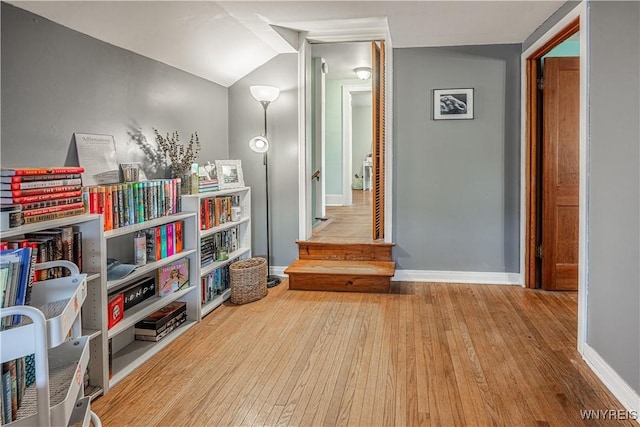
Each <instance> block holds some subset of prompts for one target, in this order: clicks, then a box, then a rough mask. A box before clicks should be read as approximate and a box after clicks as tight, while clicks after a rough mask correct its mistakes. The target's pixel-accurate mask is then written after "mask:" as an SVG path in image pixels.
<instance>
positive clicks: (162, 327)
mask: <svg viewBox="0 0 640 427" xmlns="http://www.w3.org/2000/svg"><path fill="white" fill-rule="evenodd" d="M186 320H187V304H186V303H184V302H181V301H176V302H172V303H171V304H168V305H166V306H164V307H162V308H161V309H160V310H158V311H156V312H154V313H151V314H150V315H149V316H148V317H146V318H145V319H143V320H141V321H140V322H138V323H136V325H135V328H134V334H135V338H136V339H137V340H140V341H160V340H161V339H163V338H164V337H166V336H167V335H169V334H170V333H171V332H173V331H174V330H176V329H177V328H178V327H179V326H180V325H182V324H183V323H184V322H186Z"/></svg>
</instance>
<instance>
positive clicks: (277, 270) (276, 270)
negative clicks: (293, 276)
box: [269, 265, 289, 277]
mask: <svg viewBox="0 0 640 427" xmlns="http://www.w3.org/2000/svg"><path fill="white" fill-rule="evenodd" d="M285 268H287V267H281V266H275V265H272V266H270V267H269V274H273V275H274V276H280V277H289V276H288V275H287V274H284V270H285Z"/></svg>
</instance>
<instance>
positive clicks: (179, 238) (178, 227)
mask: <svg viewBox="0 0 640 427" xmlns="http://www.w3.org/2000/svg"><path fill="white" fill-rule="evenodd" d="M173 226H174V234H175V236H176V245H175V250H176V253H177V254H178V253H180V252H182V250H183V249H184V237H183V235H184V234H183V233H184V221H178V222H176V223H174V224H173Z"/></svg>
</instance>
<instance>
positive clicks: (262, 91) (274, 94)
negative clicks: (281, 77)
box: [249, 86, 280, 102]
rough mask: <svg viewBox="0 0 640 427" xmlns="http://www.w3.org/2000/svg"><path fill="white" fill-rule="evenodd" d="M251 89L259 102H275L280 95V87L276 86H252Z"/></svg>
mask: <svg viewBox="0 0 640 427" xmlns="http://www.w3.org/2000/svg"><path fill="white" fill-rule="evenodd" d="M249 90H250V91H251V95H252V96H253V97H254V98H255V100H256V101H258V102H273V101H275V100H276V99H277V98H278V95H280V89H278V88H277V87H274V86H251V87H250V88H249Z"/></svg>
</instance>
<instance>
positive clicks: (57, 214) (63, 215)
mask: <svg viewBox="0 0 640 427" xmlns="http://www.w3.org/2000/svg"><path fill="white" fill-rule="evenodd" d="M83 213H85V212H84V207H82V208H78V209H71V210H67V211H60V212H52V213H47V214H42V215H34V216H30V217H28V218H25V219H24V223H25V224H35V223H37V222H42V221H51V220H54V219H59V218H67V217H70V216H75V215H82V214H83Z"/></svg>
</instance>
